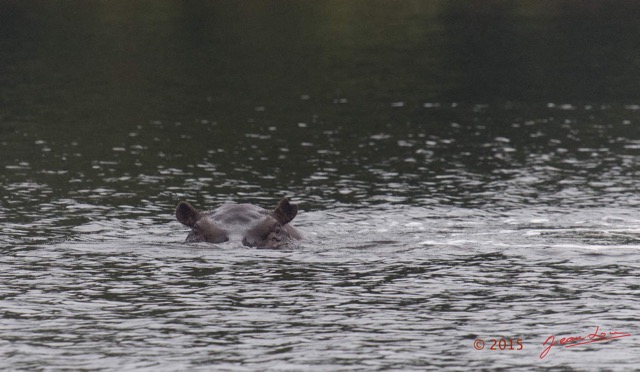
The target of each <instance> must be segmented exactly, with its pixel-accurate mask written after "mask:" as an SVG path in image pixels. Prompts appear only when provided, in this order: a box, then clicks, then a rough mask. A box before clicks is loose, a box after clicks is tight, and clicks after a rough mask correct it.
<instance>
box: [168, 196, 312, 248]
mask: <svg viewBox="0 0 640 372" xmlns="http://www.w3.org/2000/svg"><path fill="white" fill-rule="evenodd" d="M297 214H298V206H297V205H296V204H291V203H290V202H289V199H287V198H286V197H284V198H282V200H280V203H279V204H278V206H277V207H276V208H275V209H274V210H272V211H270V210H266V209H264V208H261V207H258V206H256V205H253V204H235V203H227V204H223V205H221V206H220V207H218V208H216V209H213V210H210V211H198V210H197V209H195V208H194V207H192V206H191V204H189V203H188V202H186V201H182V202H180V203H179V204H178V206H177V207H176V219H177V220H178V221H179V222H181V223H182V224H183V225H186V226H189V227H190V228H191V232H189V235H188V236H187V240H186V242H187V243H192V242H208V243H224V242H227V241H230V240H232V239H238V240H240V241H241V242H242V244H243V245H245V246H248V247H255V248H287V247H291V246H292V245H293V244H294V242H295V241H296V240H300V239H302V236H301V234H300V232H299V231H298V230H296V228H294V227H293V226H291V225H290V224H289V222H291V220H293V218H294V217H295V216H296V215H297Z"/></svg>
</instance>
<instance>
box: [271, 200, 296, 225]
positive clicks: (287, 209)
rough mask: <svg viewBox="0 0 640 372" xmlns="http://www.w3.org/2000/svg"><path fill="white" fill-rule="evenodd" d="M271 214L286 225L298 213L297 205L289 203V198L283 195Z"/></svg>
mask: <svg viewBox="0 0 640 372" xmlns="http://www.w3.org/2000/svg"><path fill="white" fill-rule="evenodd" d="M273 214H274V216H275V218H276V220H278V222H280V223H281V224H283V225H286V224H288V223H289V222H291V220H293V219H294V217H295V216H296V215H297V214H298V206H297V205H295V204H291V203H289V199H287V198H286V197H284V198H282V200H280V204H278V206H277V207H276V209H275V210H274V211H273Z"/></svg>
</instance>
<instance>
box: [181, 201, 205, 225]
mask: <svg viewBox="0 0 640 372" xmlns="http://www.w3.org/2000/svg"><path fill="white" fill-rule="evenodd" d="M199 214H200V212H198V211H197V210H196V209H195V208H194V207H192V206H191V204H189V203H187V202H185V201H183V202H180V204H178V206H177V207H176V219H177V220H178V221H180V223H182V224H183V225H187V226H189V227H191V226H193V225H195V224H196V222H197V221H198V215H199Z"/></svg>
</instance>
